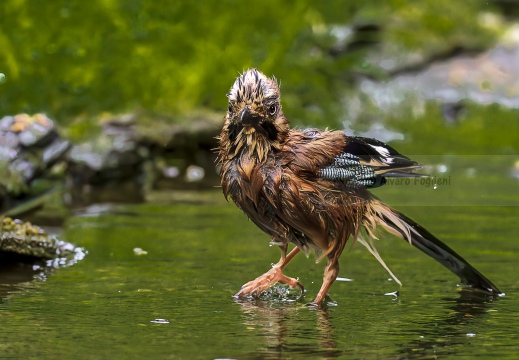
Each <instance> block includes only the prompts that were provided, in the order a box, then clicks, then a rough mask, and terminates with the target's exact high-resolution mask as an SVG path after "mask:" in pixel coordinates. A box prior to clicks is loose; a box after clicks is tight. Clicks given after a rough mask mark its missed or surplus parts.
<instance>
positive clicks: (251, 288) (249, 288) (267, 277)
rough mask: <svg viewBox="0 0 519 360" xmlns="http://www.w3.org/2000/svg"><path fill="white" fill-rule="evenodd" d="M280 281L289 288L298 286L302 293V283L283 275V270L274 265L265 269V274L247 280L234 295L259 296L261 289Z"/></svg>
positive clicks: (263, 289)
mask: <svg viewBox="0 0 519 360" xmlns="http://www.w3.org/2000/svg"><path fill="white" fill-rule="evenodd" d="M277 282H280V283H282V284H287V285H289V286H290V287H291V288H295V287H296V286H299V288H301V295H302V294H303V293H304V291H305V288H304V287H303V284H301V283H300V282H299V281H297V280H296V279H294V278H291V277H288V276H285V275H283V271H282V270H281V268H280V267H279V266H274V267H273V268H272V269H270V270H269V271H267V272H266V273H265V274H263V275H261V276H258V277H257V278H256V279H254V280H252V281H249V282H248V283H246V284H245V285H243V286H242V287H241V290H240V291H238V292H237V293H236V294H235V295H234V296H235V297H245V296H259V295H260V294H261V293H262V292H263V291H265V290H267V289H268V288H270V287H271V286H272V285H274V284H275V283H277Z"/></svg>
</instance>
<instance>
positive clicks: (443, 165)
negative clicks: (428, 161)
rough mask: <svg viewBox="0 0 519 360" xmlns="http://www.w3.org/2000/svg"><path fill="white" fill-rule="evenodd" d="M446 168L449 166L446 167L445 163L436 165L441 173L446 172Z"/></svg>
mask: <svg viewBox="0 0 519 360" xmlns="http://www.w3.org/2000/svg"><path fill="white" fill-rule="evenodd" d="M447 170H449V168H448V167H447V165H445V164H440V165H438V171H439V172H441V173H445V172H447Z"/></svg>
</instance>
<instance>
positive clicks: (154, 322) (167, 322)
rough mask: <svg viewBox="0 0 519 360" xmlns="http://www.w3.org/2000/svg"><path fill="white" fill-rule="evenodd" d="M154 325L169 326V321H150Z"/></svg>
mask: <svg viewBox="0 0 519 360" xmlns="http://www.w3.org/2000/svg"><path fill="white" fill-rule="evenodd" d="M150 322H151V323H153V324H169V321H168V320H166V319H155V320H151V321H150Z"/></svg>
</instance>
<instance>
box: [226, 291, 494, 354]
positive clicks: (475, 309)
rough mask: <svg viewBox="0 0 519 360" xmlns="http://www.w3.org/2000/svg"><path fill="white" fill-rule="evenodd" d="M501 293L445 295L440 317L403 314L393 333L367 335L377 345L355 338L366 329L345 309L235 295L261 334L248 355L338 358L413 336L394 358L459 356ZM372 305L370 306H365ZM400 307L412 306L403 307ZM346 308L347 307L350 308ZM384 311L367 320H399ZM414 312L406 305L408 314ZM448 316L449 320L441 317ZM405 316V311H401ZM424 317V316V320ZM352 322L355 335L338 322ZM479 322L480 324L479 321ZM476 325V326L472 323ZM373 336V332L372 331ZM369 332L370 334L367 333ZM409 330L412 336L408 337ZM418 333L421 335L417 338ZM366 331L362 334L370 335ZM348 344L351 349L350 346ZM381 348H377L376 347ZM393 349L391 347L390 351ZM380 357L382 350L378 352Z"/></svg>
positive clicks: (245, 321) (253, 328)
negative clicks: (359, 327)
mask: <svg viewBox="0 0 519 360" xmlns="http://www.w3.org/2000/svg"><path fill="white" fill-rule="evenodd" d="M495 300H497V298H496V297H493V296H491V295H488V294H485V293H483V292H479V291H473V290H471V289H463V290H461V291H460V292H459V293H458V296H457V297H445V298H441V299H440V301H441V303H440V307H436V309H435V312H436V313H437V314H438V316H432V317H431V316H430V317H427V320H426V321H425V322H424V321H420V320H419V319H415V320H416V321H412V320H410V319H409V317H406V318H402V319H401V321H400V322H399V324H398V325H397V328H394V329H392V330H391V332H390V333H384V332H383V331H382V332H381V334H376V335H374V336H373V337H372V338H371V339H365V340H367V341H368V342H370V343H372V344H373V348H369V347H368V346H365V344H364V346H363V344H362V343H359V342H358V339H355V335H356V334H355V332H359V333H362V331H363V330H364V329H356V328H355V326H356V324H355V319H344V315H345V313H344V312H342V311H341V309H340V308H334V309H333V310H334V311H333V312H331V311H330V310H331V309H330V308H329V307H328V306H326V305H325V306H320V307H315V306H306V305H305V304H304V302H302V301H297V302H286V301H285V302H280V301H278V299H274V300H272V299H239V298H237V299H235V302H236V304H238V305H239V306H240V309H241V311H242V312H243V324H244V325H245V327H246V329H247V330H248V331H254V332H256V335H257V336H259V337H261V341H258V343H259V344H265V345H264V346H261V345H260V346H258V347H257V349H256V351H255V352H254V353H251V354H250V357H248V358H253V359H255V358H258V359H259V358H267V359H277V358H283V357H284V356H286V355H287V354H291V355H296V354H300V355H305V356H318V357H322V358H337V357H341V356H345V355H355V356H360V355H362V356H368V355H369V354H372V353H371V352H372V351H373V350H375V349H377V348H378V351H380V350H381V348H383V347H384V346H383V344H382V343H381V342H380V338H379V337H377V335H380V336H383V337H384V338H385V339H386V340H387V338H388V337H392V336H397V338H400V339H401V338H409V335H410V336H412V337H413V339H412V340H410V341H407V342H403V343H400V344H395V345H396V346H392V347H391V348H392V349H393V351H394V349H395V348H396V349H398V350H397V351H396V352H395V353H393V354H387V355H388V357H389V358H399V359H400V358H411V357H412V358H415V357H420V358H421V357H423V358H427V357H430V356H435V355H436V354H438V355H439V354H442V355H445V354H447V355H455V354H458V352H459V348H460V347H458V346H457V345H462V344H465V343H467V341H470V340H468V339H470V338H471V337H474V336H477V335H478V334H477V331H475V330H474V329H481V322H482V320H483V319H485V318H486V317H488V316H489V311H491V310H492V306H493V302H494V301H495ZM365 306H366V307H369V305H368V304H365ZM398 306H408V307H410V306H411V305H402V304H400V303H399V304H398ZM344 310H346V309H344ZM379 310H380V315H382V314H384V315H383V316H384V318H382V317H381V316H380V317H379V316H377V317H376V318H369V319H364V320H365V321H367V322H372V321H374V322H384V321H391V320H393V319H390V318H386V316H387V313H385V310H387V304H386V305H385V306H384V309H379ZM408 310H409V311H410V310H411V309H410V308H408V309H404V311H403V312H404V313H407V312H408ZM442 310H447V314H448V315H447V316H444V317H443V318H442V317H441V315H443V314H445V311H442ZM399 315H402V312H400V313H399ZM422 319H423V318H422ZM340 323H342V324H343V325H344V324H347V325H346V326H347V327H348V328H350V331H349V332H350V333H351V334H353V336H351V338H350V336H344V335H345V334H344V333H343V332H341V331H339V330H338V329H336V327H335V326H334V324H340ZM478 323H479V324H478ZM472 324H473V325H474V326H470V325H472ZM366 334H367V333H366ZM366 334H364V335H366ZM406 334H407V335H406ZM416 334H421V335H420V337H419V338H418V339H417V338H416V336H415V335H416ZM364 335H361V336H364ZM345 346H346V348H345ZM375 351H377V350H375ZM390 351H391V350H390ZM378 354H379V355H380V353H378Z"/></svg>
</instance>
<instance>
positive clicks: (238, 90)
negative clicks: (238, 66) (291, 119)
mask: <svg viewBox="0 0 519 360" xmlns="http://www.w3.org/2000/svg"><path fill="white" fill-rule="evenodd" d="M227 97H228V99H229V108H228V110H227V115H226V126H227V127H228V131H229V132H230V134H229V135H230V137H231V138H233V137H234V138H235V139H236V138H240V137H244V136H245V135H247V136H254V137H255V138H260V137H262V138H265V140H268V141H271V142H277V143H280V142H281V141H282V140H283V139H284V137H285V136H286V133H287V132H288V122H287V120H286V119H285V116H284V115H283V111H282V110H281V104H280V101H279V99H280V93H279V86H278V84H277V82H276V79H275V78H268V77H266V76H265V75H264V74H263V73H261V72H260V71H258V70H256V69H249V70H247V71H245V72H244V73H243V74H242V75H240V76H238V78H237V79H236V81H235V82H234V84H233V86H232V87H231V90H230V91H229V93H228V94H227ZM240 134H241V136H239V135H240Z"/></svg>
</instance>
